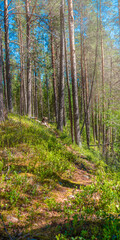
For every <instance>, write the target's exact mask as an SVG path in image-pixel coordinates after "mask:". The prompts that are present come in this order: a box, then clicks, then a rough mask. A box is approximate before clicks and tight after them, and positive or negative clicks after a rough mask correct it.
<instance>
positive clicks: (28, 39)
mask: <svg viewBox="0 0 120 240" xmlns="http://www.w3.org/2000/svg"><path fill="white" fill-rule="evenodd" d="M26 21H27V37H26V41H27V114H28V116H29V117H31V56H30V50H31V41H30V13H29V0H26Z"/></svg>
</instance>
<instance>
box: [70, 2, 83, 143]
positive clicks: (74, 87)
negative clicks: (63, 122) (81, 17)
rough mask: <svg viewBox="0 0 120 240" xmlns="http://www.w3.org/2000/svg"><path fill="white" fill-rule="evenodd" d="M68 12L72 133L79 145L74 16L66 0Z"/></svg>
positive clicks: (71, 6) (71, 4) (71, 3)
mask: <svg viewBox="0 0 120 240" xmlns="http://www.w3.org/2000/svg"><path fill="white" fill-rule="evenodd" d="M68 13H69V18H68V21H69V36H70V55H71V77H72V92H73V108H74V133H75V142H76V144H78V145H79V146H80V145H81V140H80V126H79V106H78V92H77V72H76V54H75V42H74V17H73V2H72V0H68Z"/></svg>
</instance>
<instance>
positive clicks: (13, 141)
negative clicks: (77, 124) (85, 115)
mask: <svg viewBox="0 0 120 240" xmlns="http://www.w3.org/2000/svg"><path fill="white" fill-rule="evenodd" d="M56 133H57V134H58V135H59V137H58V138H56ZM66 145H67V146H69V147H70V148H71V149H72V151H68V150H67V148H66ZM76 166H77V167H78V168H80V169H82V170H84V172H85V174H86V173H87V172H89V173H92V175H93V183H92V184H91V185H88V186H85V187H83V186H82V187H80V190H79V191H78V192H77V191H76V189H75V188H76V187H77V184H75V183H74V182H72V180H71V179H72V176H74V171H75V168H76ZM0 181H1V186H0V188H1V189H0V190H1V191H0V200H1V206H0V210H1V214H2V216H3V219H4V221H5V223H6V224H7V227H8V229H9V231H10V232H12V229H15V228H17V227H18V229H22V231H23V230H24V231H25V232H27V233H28V232H29V231H30V232H32V237H33V236H34V237H35V233H36V232H37V233H36V234H38V233H40V232H41V231H42V230H41V229H39V230H35V229H36V228H35V226H34V227H33V225H34V224H37V223H38V222H40V221H41V218H44V221H45V222H46V225H47V224H49V223H50V218H49V216H48V215H49V214H50V216H51V214H52V213H53V212H56V214H57V216H56V218H55V217H53V218H52V221H55V222H56V224H57V226H56V224H55V225H54V226H53V227H52V226H51V227H48V230H45V231H44V229H43V235H44V232H46V231H48V233H47V234H48V235H47V237H46V238H44V237H43V235H42V237H41V236H40V238H37V239H48V240H50V239H57V240H66V239H70V240H77V239H78V240H90V239H91V240H93V239H104V240H107V239H109V240H111V239H118V240H119V239H120V231H119V226H120V221H119V220H120V219H119V213H120V173H119V171H118V172H117V171H116V172H113V170H111V169H110V167H108V166H107V164H106V163H105V162H104V161H103V160H102V155H101V154H100V152H99V149H97V148H96V149H94V148H91V149H90V150H88V149H87V147H86V145H85V143H83V146H82V148H81V149H80V148H79V147H78V146H77V145H75V144H72V143H71V138H70V134H69V133H68V127H67V126H66V128H65V129H64V131H63V133H60V132H59V131H57V130H56V126H55V125H50V128H46V127H45V126H43V125H41V124H40V123H38V122H36V121H34V120H31V119H29V118H28V117H20V116H17V115H13V114H10V115H9V117H8V120H6V121H5V122H4V123H2V124H1V125H0ZM60 186H61V187H62V191H63V190H64V187H67V188H68V189H69V191H70V194H72V191H73V192H75V191H76V192H75V193H74V198H72V199H71V198H68V199H67V201H64V203H61V202H57V201H56V195H55V194H56V193H55V192H54V191H59V190H58V189H59V187H60ZM72 189H73V190H72ZM44 209H45V210H44ZM41 210H43V215H42V213H41ZM44 211H45V212H44ZM9 215H10V216H11V215H14V216H15V217H17V219H18V223H17V224H18V225H17V224H16V225H15V224H13V223H12V222H10V221H8V220H7V216H9ZM43 216H44V217H43ZM60 219H61V221H62V223H61V224H60V223H59V221H60ZM13 225H14V226H13ZM32 229H33V231H32ZM0 231H1V232H2V234H5V233H3V231H4V230H3V228H2V227H0ZM52 231H53V232H52ZM51 232H52V233H51ZM13 235H14V234H13ZM38 235H39V234H38ZM38 235H36V236H38ZM50 235H51V236H52V237H53V238H52V237H51V238H50V237H49V236H50ZM55 236H56V237H55ZM6 239H7V238H6Z"/></svg>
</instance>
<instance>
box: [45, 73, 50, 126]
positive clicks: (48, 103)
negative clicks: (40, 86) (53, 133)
mask: <svg viewBox="0 0 120 240" xmlns="http://www.w3.org/2000/svg"><path fill="white" fill-rule="evenodd" d="M46 87H47V105H48V120H49V121H50V101H49V81H48V76H47V73H46Z"/></svg>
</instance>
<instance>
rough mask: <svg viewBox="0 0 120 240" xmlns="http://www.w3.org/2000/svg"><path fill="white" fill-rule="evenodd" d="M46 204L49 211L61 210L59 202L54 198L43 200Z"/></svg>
mask: <svg viewBox="0 0 120 240" xmlns="http://www.w3.org/2000/svg"><path fill="white" fill-rule="evenodd" d="M45 203H46V205H47V206H48V209H49V210H50V211H52V210H55V211H60V210H61V203H57V202H56V201H55V199H54V198H50V199H46V200H45Z"/></svg>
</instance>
